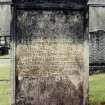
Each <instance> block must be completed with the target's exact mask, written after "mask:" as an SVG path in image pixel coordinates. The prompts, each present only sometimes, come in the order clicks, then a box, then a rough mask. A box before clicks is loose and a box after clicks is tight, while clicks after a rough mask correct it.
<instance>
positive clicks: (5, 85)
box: [0, 81, 10, 95]
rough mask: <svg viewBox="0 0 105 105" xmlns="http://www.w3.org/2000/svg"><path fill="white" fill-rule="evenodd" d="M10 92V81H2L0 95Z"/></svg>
mask: <svg viewBox="0 0 105 105" xmlns="http://www.w3.org/2000/svg"><path fill="white" fill-rule="evenodd" d="M3 94H10V83H9V82H6V81H5V82H0V95H3Z"/></svg>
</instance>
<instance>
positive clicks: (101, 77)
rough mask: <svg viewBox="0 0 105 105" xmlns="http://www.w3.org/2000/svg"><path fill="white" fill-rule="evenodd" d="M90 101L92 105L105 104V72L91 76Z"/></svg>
mask: <svg viewBox="0 0 105 105" xmlns="http://www.w3.org/2000/svg"><path fill="white" fill-rule="evenodd" d="M89 102H90V105H105V74H97V75H92V76H90V78H89Z"/></svg>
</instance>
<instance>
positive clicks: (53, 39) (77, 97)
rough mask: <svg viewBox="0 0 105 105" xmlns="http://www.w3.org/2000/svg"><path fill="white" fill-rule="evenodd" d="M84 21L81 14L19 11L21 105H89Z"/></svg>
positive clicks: (19, 99)
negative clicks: (86, 103)
mask: <svg viewBox="0 0 105 105" xmlns="http://www.w3.org/2000/svg"><path fill="white" fill-rule="evenodd" d="M83 19H84V18H83V13H82V12H79V11H54V10H53V11H17V46H16V72H17V84H16V87H17V89H16V90H17V93H16V103H17V105H85V102H86V101H85V99H86V98H87V97H86V96H87V95H86V94H87V93H86V92H87V90H85V88H84V85H85V84H84V83H85V82H86V75H85V72H86V71H85V70H86V68H85V66H86V65H87V64H85V63H84V59H85V58H84V52H85V49H84V42H85V39H84V21H83ZM85 62H86V63H87V61H85ZM84 75H85V76H84ZM86 89H87V86H86ZM84 93H85V95H84Z"/></svg>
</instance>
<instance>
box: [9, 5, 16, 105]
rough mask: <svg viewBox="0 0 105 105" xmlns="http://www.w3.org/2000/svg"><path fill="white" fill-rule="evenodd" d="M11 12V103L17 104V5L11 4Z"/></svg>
mask: <svg viewBox="0 0 105 105" xmlns="http://www.w3.org/2000/svg"><path fill="white" fill-rule="evenodd" d="M11 14H12V20H11V26H10V27H11V29H10V30H11V32H10V33H11V105H15V92H16V89H15V86H16V85H15V81H16V77H15V75H16V73H15V43H16V42H15V35H16V31H15V30H16V29H15V25H16V23H15V21H16V20H15V17H16V15H15V14H16V13H15V7H13V6H11Z"/></svg>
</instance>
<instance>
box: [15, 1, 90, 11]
mask: <svg viewBox="0 0 105 105" xmlns="http://www.w3.org/2000/svg"><path fill="white" fill-rule="evenodd" d="M87 1H88V0H13V3H15V4H16V7H18V8H58V9H81V8H82V9H83V8H86V7H87Z"/></svg>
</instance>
